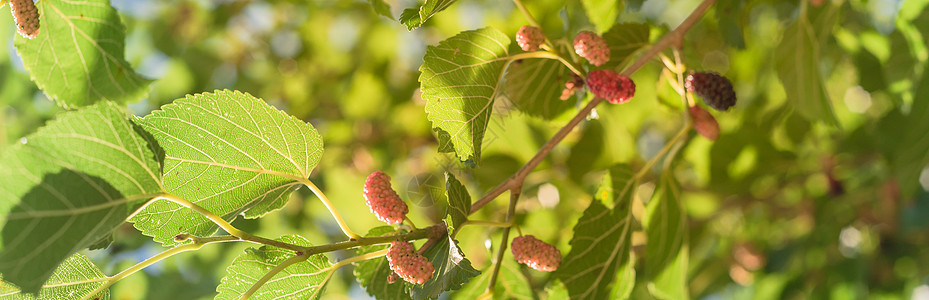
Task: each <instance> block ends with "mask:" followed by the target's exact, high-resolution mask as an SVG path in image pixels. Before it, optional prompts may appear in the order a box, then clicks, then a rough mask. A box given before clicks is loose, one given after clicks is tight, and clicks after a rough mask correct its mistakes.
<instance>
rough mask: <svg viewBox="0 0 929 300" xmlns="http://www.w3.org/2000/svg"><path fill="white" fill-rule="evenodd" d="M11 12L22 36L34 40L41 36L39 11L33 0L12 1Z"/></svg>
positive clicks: (17, 29)
mask: <svg viewBox="0 0 929 300" xmlns="http://www.w3.org/2000/svg"><path fill="white" fill-rule="evenodd" d="M10 12H12V13H13V21H14V22H16V31H17V32H19V34H20V35H22V36H23V37H24V38H27V39H33V38H35V37H36V35H38V34H39V9H38V8H36V7H35V3H34V2H32V0H11V1H10Z"/></svg>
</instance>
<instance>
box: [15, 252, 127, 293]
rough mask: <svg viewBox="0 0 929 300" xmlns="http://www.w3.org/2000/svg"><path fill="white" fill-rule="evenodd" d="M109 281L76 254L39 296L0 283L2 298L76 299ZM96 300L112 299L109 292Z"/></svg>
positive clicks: (49, 280)
mask: <svg viewBox="0 0 929 300" xmlns="http://www.w3.org/2000/svg"><path fill="white" fill-rule="evenodd" d="M106 280H107V277H106V275H104V274H103V272H101V271H100V269H98V268H97V266H96V265H94V263H93V262H92V261H90V259H88V258H87V257H86V256H84V255H81V254H75V255H73V256H71V257H69V258H68V259H67V260H65V261H64V262H63V263H61V265H60V266H58V269H57V270H55V273H54V275H52V277H51V278H49V279H48V281H47V282H45V285H43V286H42V290H40V291H39V294H38V296H35V295H33V294H23V293H22V291H20V290H19V289H17V288H16V287H15V286H12V285H10V284H7V283H6V282H0V298H3V299H10V300H19V299H75V297H80V296H84V295H87V294H90V293H91V292H93V291H94V289H96V288H97V287H99V286H100V285H102V284H103V283H104V282H105V281H106ZM94 299H110V292H109V290H104V291H103V292H102V294H97V296H96V297H95V298H94Z"/></svg>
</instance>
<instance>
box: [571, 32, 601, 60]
mask: <svg viewBox="0 0 929 300" xmlns="http://www.w3.org/2000/svg"><path fill="white" fill-rule="evenodd" d="M574 52H576V53H577V55H580V56H581V57H583V58H586V59H587V61H589V62H590V63H591V64H593V65H595V66H601V65H603V64H605V63H606V62H608V61H610V46H609V45H607V44H606V40H604V39H603V38H602V37H600V36H599V35H597V34H596V33H593V32H590V31H581V32H580V33H578V34H577V36H576V37H574Z"/></svg>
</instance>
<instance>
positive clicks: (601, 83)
mask: <svg viewBox="0 0 929 300" xmlns="http://www.w3.org/2000/svg"><path fill="white" fill-rule="evenodd" d="M587 87H588V88H589V89H590V92H591V93H594V96H597V97H600V98H604V99H606V100H607V101H610V103H613V104H619V103H626V102H629V99H631V98H632V96H635V83H634V82H632V79H629V77H626V76H623V75H622V74H619V73H616V72H614V71H613V70H594V71H590V73H589V74H587Z"/></svg>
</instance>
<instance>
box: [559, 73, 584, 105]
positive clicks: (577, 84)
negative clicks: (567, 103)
mask: <svg viewBox="0 0 929 300" xmlns="http://www.w3.org/2000/svg"><path fill="white" fill-rule="evenodd" d="M583 86H584V79H581V77H580V76H577V75H576V74H574V73H571V79H569V80H568V81H565V83H564V89H563V90H561V98H560V99H561V100H568V98H571V96H574V92H575V91H577V90H579V89H581V88H582V87H583Z"/></svg>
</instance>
